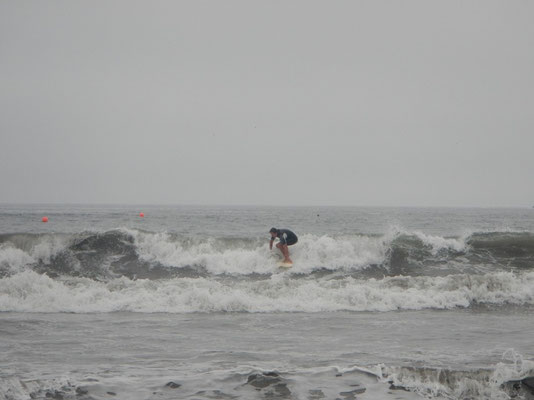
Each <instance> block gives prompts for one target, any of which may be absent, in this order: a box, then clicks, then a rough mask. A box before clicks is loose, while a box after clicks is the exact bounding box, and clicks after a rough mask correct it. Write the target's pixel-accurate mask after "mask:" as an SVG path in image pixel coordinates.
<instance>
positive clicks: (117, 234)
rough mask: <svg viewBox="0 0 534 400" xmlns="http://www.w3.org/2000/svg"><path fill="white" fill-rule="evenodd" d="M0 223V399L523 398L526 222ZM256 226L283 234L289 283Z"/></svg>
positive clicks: (530, 274)
mask: <svg viewBox="0 0 534 400" xmlns="http://www.w3.org/2000/svg"><path fill="white" fill-rule="evenodd" d="M140 211H143V212H144V217H143V218H141V217H140V216H139V212H140ZM44 215H46V216H48V218H49V222H48V223H42V222H41V217H42V216H44ZM0 222H1V224H0V339H1V341H0V351H1V354H2V363H1V365H0V398H5V399H10V400H11V399H13V400H15V399H17V400H18V399H45V398H56V399H104V398H106V399H107V398H123V399H175V398H184V399H187V398H191V399H213V398H216V399H226V398H241V399H249V398H250V399H252V398H258V399H264V398H269V399H272V398H280V399H321V398H325V399H330V398H332V399H336V398H340V399H356V398H358V399H412V398H449V399H465V398H469V399H509V398H524V399H531V398H534V361H533V360H534V347H533V346H532V343H533V342H532V339H531V332H532V331H533V329H534V319H533V318H532V311H533V310H534V211H533V210H530V209H439V208H420V209H418V208H372V207H369V208H364V207H213V206H212V207H208V206H205V207H193V206H149V205H147V206H143V207H140V206H135V207H134V206H91V205H67V206H59V205H56V206H52V205H1V206H0ZM272 226H277V227H279V228H289V229H292V230H293V231H295V232H296V233H297V235H298V236H299V242H298V244H297V245H295V246H293V247H291V248H290V251H291V257H292V259H293V261H294V266H293V267H292V268H291V269H289V270H280V269H279V268H278V267H277V262H278V261H279V259H280V257H281V256H280V254H278V253H277V251H276V250H273V251H270V250H269V247H268V240H269V234H268V231H269V229H270V228H271V227H272Z"/></svg>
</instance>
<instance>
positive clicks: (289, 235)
mask: <svg viewBox="0 0 534 400" xmlns="http://www.w3.org/2000/svg"><path fill="white" fill-rule="evenodd" d="M269 233H270V234H271V241H270V242H269V249H270V250H272V249H273V242H274V239H276V238H279V239H280V242H278V243H277V244H276V247H278V248H279V249H280V251H281V252H282V255H283V256H284V261H283V262H284V263H290V264H293V261H291V258H289V250H288V248H287V246H291V245H293V244H295V243H297V242H298V240H299V239H298V238H297V235H295V234H294V233H293V232H291V231H290V230H289V229H276V228H271V230H270V231H269Z"/></svg>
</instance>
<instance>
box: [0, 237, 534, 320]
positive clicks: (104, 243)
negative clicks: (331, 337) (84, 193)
mask: <svg viewBox="0 0 534 400" xmlns="http://www.w3.org/2000/svg"><path fill="white" fill-rule="evenodd" d="M291 254H292V258H293V260H294V262H295V264H294V266H293V267H292V268H291V269H290V270H288V271H280V270H279V269H278V267H277V260H278V257H279V256H278V252H277V251H269V248H268V245H267V244H266V239H265V238H216V237H206V238H187V237H183V236H180V235H176V234H171V233H154V232H147V231H140V230H131V229H117V230H111V231H106V232H80V233H77V234H3V235H0V311H23V312H32V311H33V312H81V313H84V312H113V311H134V312H173V313H187V312H225V311H231V312H320V311H338V310H349V311H391V310H420V309H425V308H434V309H450V308H455V307H472V306H475V305H481V304H482V305H490V306H504V305H519V306H522V305H528V306H530V305H532V304H534V268H533V267H534V235H533V234H531V233H528V232H491V233H488V232H486V233H473V234H469V235H466V236H464V237H439V236H431V235H426V234H423V233H421V232H407V231H403V230H401V229H397V228H395V229H391V230H390V231H389V232H388V233H387V234H386V235H382V236H379V235H375V236H372V235H352V236H339V237H331V236H316V235H311V234H305V235H302V236H301V237H300V238H299V243H298V245H297V246H295V247H293V248H292V249H291Z"/></svg>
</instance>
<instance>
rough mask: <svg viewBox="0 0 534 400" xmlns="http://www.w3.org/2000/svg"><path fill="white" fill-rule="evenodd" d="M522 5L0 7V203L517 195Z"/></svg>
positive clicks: (523, 166) (393, 201)
mask: <svg viewBox="0 0 534 400" xmlns="http://www.w3.org/2000/svg"><path fill="white" fill-rule="evenodd" d="M533 21H534V2H533V1H525V0H522V1H514V0H512V1H501V0H498V1H493V0H484V1H454V0H453V1H451V0H446V1H445V0H444V1H428V0H421V1H413V0H407V1H381V0H372V1H322V2H316V1H261V2H260V1H250V0H246V1H215V0H213V1H197V0H195V1H146V2H137V1H107V2H92V1H86V2H73V1H48V2H41V1H28V2H19V1H5V0H0V113H1V114H0V202H59V203H62V202H66V203H72V202H76V203H93V202H98V203H173V204H271V205H276V204H280V205H393V206H395V205H399V206H529V207H530V206H532V205H534V179H533V177H534V23H533Z"/></svg>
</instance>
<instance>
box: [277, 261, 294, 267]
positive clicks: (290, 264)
mask: <svg viewBox="0 0 534 400" xmlns="http://www.w3.org/2000/svg"><path fill="white" fill-rule="evenodd" d="M278 266H279V267H280V268H291V267H292V266H293V263H285V262H279V263H278Z"/></svg>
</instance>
